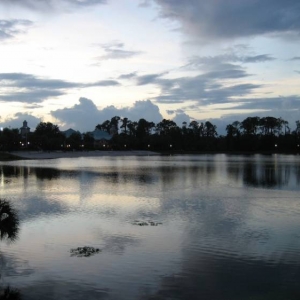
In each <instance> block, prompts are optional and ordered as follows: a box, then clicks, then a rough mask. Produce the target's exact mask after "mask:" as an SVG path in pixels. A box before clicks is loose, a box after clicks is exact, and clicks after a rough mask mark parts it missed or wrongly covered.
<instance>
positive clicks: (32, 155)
mask: <svg viewBox="0 0 300 300" xmlns="http://www.w3.org/2000/svg"><path fill="white" fill-rule="evenodd" d="M209 154H227V155H255V154H262V155H272V154H286V155H299V153H298V152H271V151H262V152H251V151H221V152H218V151H178V150H174V151H160V152H154V151H146V150H126V151H122V150H108V151H99V150H92V151H67V152H66V151H13V152H0V161H12V160H24V159H25V160H27V159H57V158H79V157H105V156H110V157H112V156H116V157H117V156H160V155H209Z"/></svg>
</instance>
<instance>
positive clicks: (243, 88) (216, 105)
mask: <svg viewBox="0 0 300 300" xmlns="http://www.w3.org/2000/svg"><path fill="white" fill-rule="evenodd" d="M0 41H1V44H0V51H1V52H0V53H1V55H0V65H1V71H0V105H1V113H0V117H1V118H0V126H1V127H6V126H11V127H20V126H21V125H22V121H23V120H24V119H26V120H27V121H28V123H29V126H30V127H32V128H33V129H34V128H35V126H36V124H37V123H38V122H40V121H51V122H54V123H56V124H58V125H59V126H60V128H61V129H67V128H70V127H72V128H74V129H78V130H81V131H88V130H93V128H94V127H95V125H97V124H99V123H102V122H103V121H105V120H106V119H110V118H111V117H113V116H115V115H118V116H120V117H128V118H129V119H131V120H138V119H139V118H141V117H142V118H145V119H147V120H149V121H154V122H159V121H160V120H161V119H162V118H168V119H174V120H175V121H176V122H177V124H178V125H179V126H181V123H182V122H183V121H186V122H190V121H191V120H199V121H205V120H211V121H212V122H213V123H214V124H216V125H217V127H218V129H219V133H224V128H225V126H226V125H227V124H229V123H231V122H233V121H235V120H243V119H244V118H245V117H247V116H254V115H257V116H275V117H282V118H283V119H286V120H288V121H289V122H290V127H291V128H294V127H295V120H299V119H300V114H299V103H300V85H299V76H300V51H299V49H300V47H299V46H300V2H299V1H298V0H286V1H282V0H280V1H279V0H260V1H257V0H247V1H241V0H231V1H228V0H211V1H204V0H190V1H182V0H172V1H171V0H148V1H138V0H136V1H132V0H130V1H129V0H123V1H120V0H52V1H51V0H2V1H1V2H0Z"/></svg>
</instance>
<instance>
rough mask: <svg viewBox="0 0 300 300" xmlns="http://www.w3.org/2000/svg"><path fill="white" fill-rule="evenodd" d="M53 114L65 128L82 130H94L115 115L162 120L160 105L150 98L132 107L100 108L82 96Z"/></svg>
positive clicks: (131, 118)
mask: <svg viewBox="0 0 300 300" xmlns="http://www.w3.org/2000/svg"><path fill="white" fill-rule="evenodd" d="M51 115H52V116H53V117H55V118H56V119H57V120H58V121H59V122H60V123H61V124H62V125H63V127H64V128H65V129H68V128H73V129H77V130H80V131H82V132H85V131H92V130H94V128H95V126H96V125H97V124H99V123H100V124H101V123H103V122H104V121H105V120H110V119H111V118H112V117H114V116H119V117H126V118H128V119H129V120H131V121H138V120H139V119H141V118H144V119H146V120H148V121H153V122H155V123H156V122H160V121H161V120H162V115H161V114H160V111H159V108H158V106H157V105H155V104H153V103H152V102H151V101H149V100H146V101H136V102H135V103H134V105H133V106H132V107H123V108H116V107H115V106H113V105H111V106H107V107H104V108H103V109H98V108H97V107H96V105H95V104H94V102H93V101H92V100H90V99H87V98H80V99H79V104H75V105H74V106H73V107H71V108H63V109H58V110H56V111H52V112H51Z"/></svg>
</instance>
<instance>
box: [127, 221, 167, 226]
mask: <svg viewBox="0 0 300 300" xmlns="http://www.w3.org/2000/svg"><path fill="white" fill-rule="evenodd" d="M131 224H132V225H137V226H158V225H162V223H161V222H154V221H151V220H148V221H140V220H134V221H133V222H132V223H131Z"/></svg>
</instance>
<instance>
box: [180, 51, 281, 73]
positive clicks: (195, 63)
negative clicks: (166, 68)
mask: <svg viewBox="0 0 300 300" xmlns="http://www.w3.org/2000/svg"><path fill="white" fill-rule="evenodd" d="M272 60H275V58H274V57H272V56H271V55H269V54H260V55H245V54H244V55H243V54H236V53H234V52H227V53H225V54H221V55H216V56H194V57H190V58H189V60H188V63H187V64H186V65H185V66H183V67H182V68H184V69H192V70H198V69H201V68H204V67H205V68H206V69H207V68H209V69H213V70H220V69H228V68H235V69H237V68H239V69H241V68H242V67H241V66H240V65H237V64H236V63H245V64H246V63H262V62H267V61H272ZM234 63H235V64H234Z"/></svg>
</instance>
